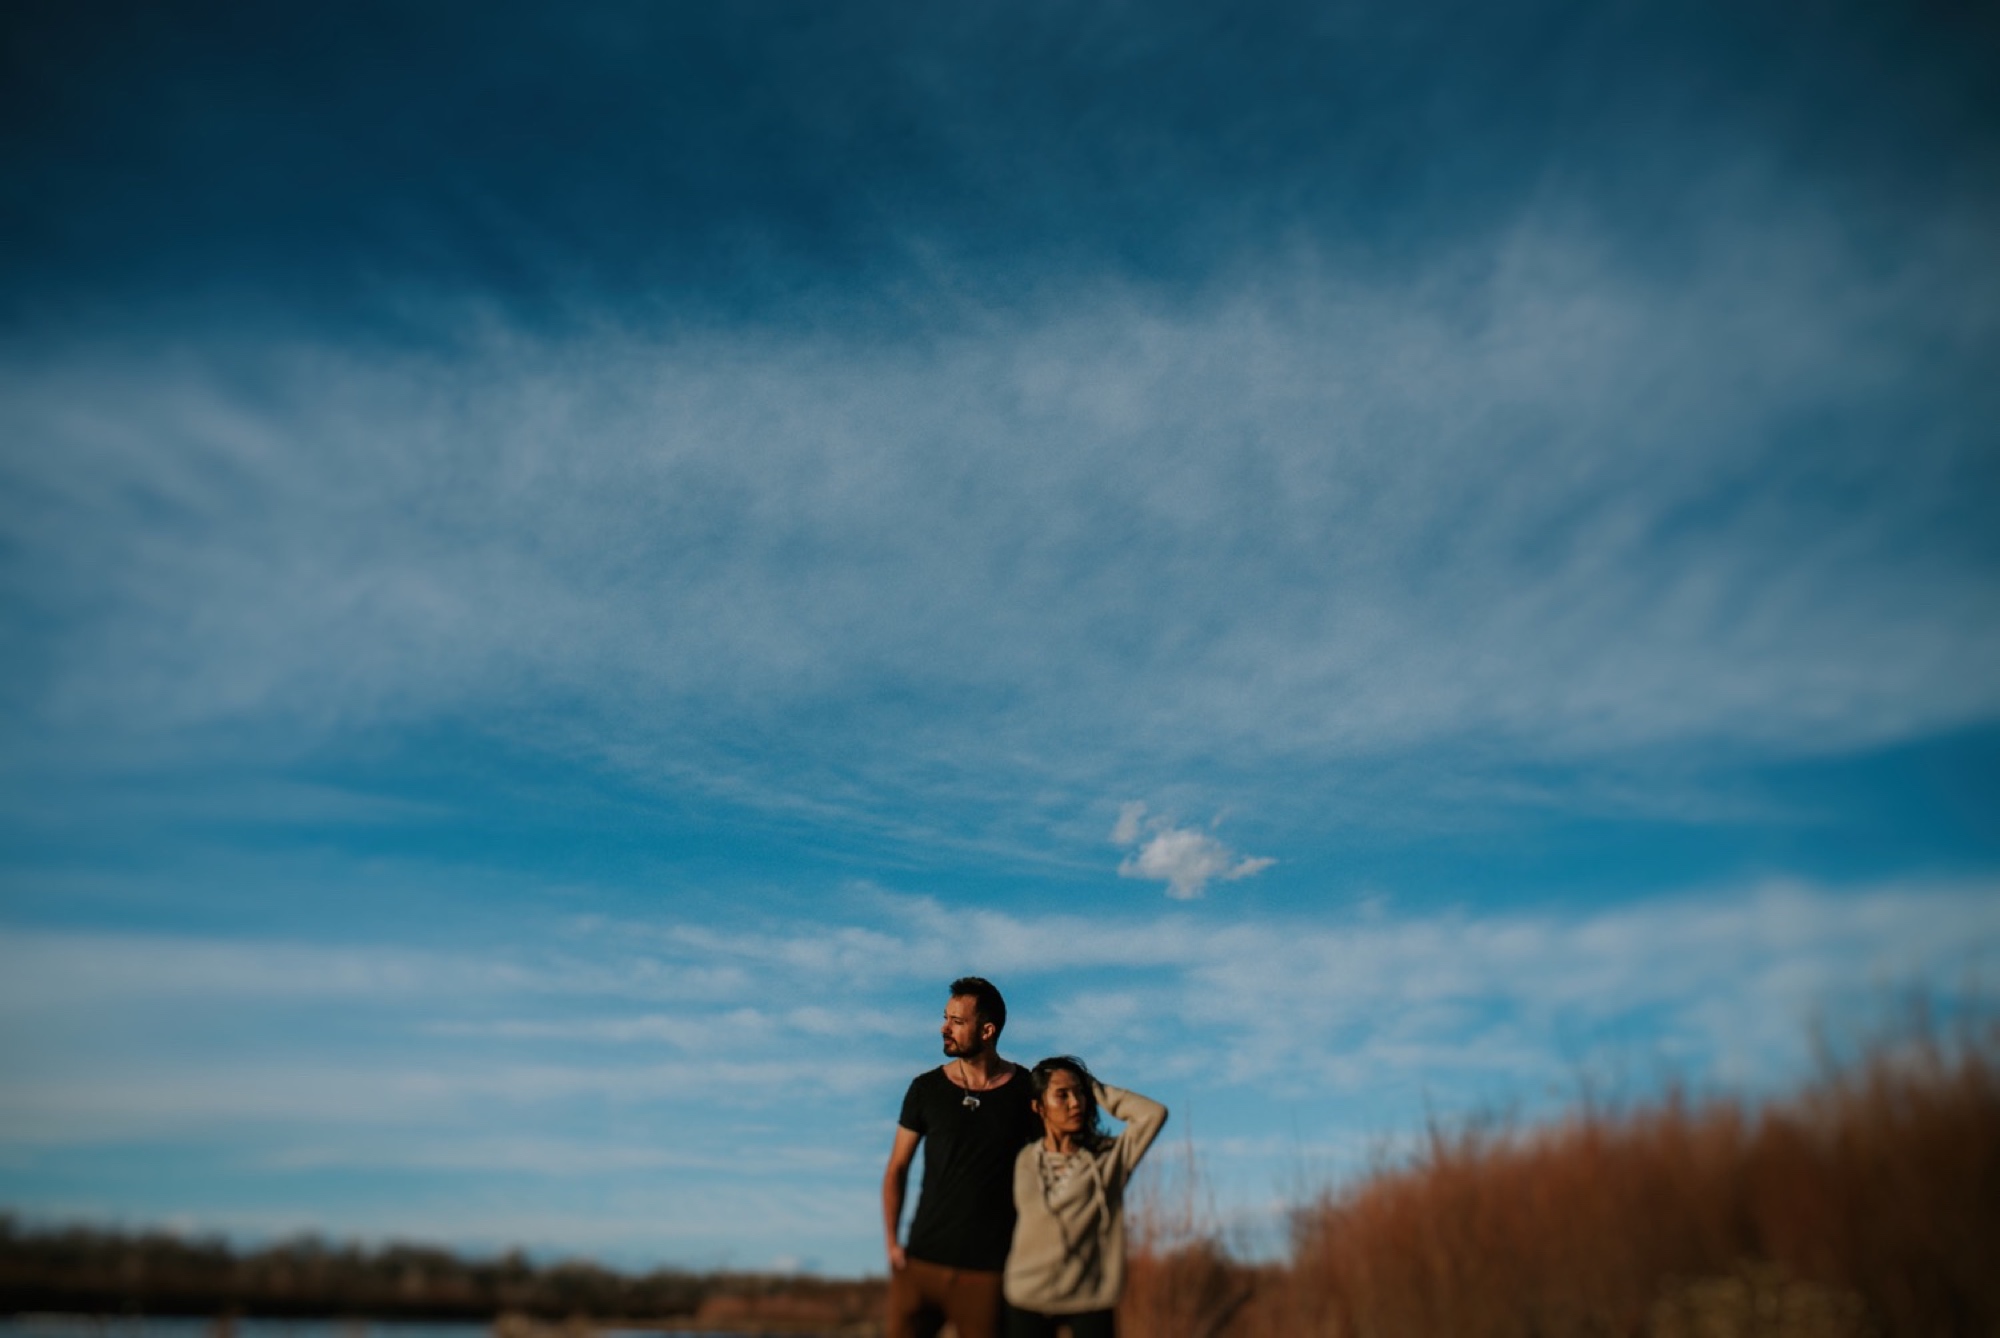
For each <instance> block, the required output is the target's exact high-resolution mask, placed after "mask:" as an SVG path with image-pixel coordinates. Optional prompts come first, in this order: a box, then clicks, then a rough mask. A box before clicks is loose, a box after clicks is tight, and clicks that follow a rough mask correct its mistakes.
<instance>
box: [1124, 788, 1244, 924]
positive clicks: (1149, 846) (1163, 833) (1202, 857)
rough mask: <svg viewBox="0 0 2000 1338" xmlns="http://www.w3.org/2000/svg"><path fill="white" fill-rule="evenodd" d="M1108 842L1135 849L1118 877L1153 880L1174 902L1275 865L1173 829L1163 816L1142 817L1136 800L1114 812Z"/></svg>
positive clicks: (1204, 836)
mask: <svg viewBox="0 0 2000 1338" xmlns="http://www.w3.org/2000/svg"><path fill="white" fill-rule="evenodd" d="M1111 840H1112V842H1113V843H1114V844H1117V845H1121V846H1137V847H1138V849H1137V850H1134V851H1133V852H1132V853H1131V854H1129V855H1127V856H1126V857H1125V859H1124V861H1123V862H1122V863H1120V864H1119V866H1118V876H1119V877H1120V878H1151V879H1157V880H1159V881H1160V882H1163V883H1165V884H1166V885H1167V895H1168V896H1170V897H1172V898H1173V899H1174V900H1176V901H1192V900H1194V899H1195V898H1196V897H1198V896H1200V895H1201V894H1202V892H1203V891H1204V890H1206V889H1207V887H1208V885H1209V884H1210V883H1211V882H1213V881H1215V880H1216V879H1218V878H1219V879H1221V880H1222V881H1223V882H1226V883H1233V882H1235V881H1237V880H1238V879H1240V878H1248V877H1250V876H1251V875H1252V874H1258V873H1262V872H1263V871H1264V870H1266V869H1268V868H1270V867H1271V866H1272V865H1273V864H1275V863H1277V861H1276V860H1274V859H1269V858H1265V857H1250V856H1239V855H1238V854H1237V853H1236V852H1235V851H1233V850H1231V849H1230V848H1229V847H1228V846H1226V845H1224V844H1223V843H1222V842H1221V841H1218V840H1217V839H1216V838H1215V837H1213V836H1210V835H1209V834H1208V833H1207V832H1203V831H1197V830H1195V829H1194V828H1192V827H1176V826H1174V825H1173V824H1172V823H1171V822H1170V821H1169V820H1167V819H1166V818H1153V819H1151V820H1150V821H1149V820H1148V819H1147V818H1146V806H1145V805H1144V804H1142V803H1139V802H1137V801H1134V802H1132V803H1129V804H1126V805H1125V806H1124V807H1123V808H1121V809H1119V810H1118V824H1117V825H1116V826H1115V827H1113V828H1112V829H1111Z"/></svg>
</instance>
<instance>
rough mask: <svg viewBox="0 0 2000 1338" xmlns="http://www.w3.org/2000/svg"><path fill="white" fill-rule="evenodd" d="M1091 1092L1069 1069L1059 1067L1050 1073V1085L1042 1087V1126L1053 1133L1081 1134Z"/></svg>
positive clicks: (1040, 1104)
mask: <svg viewBox="0 0 2000 1338" xmlns="http://www.w3.org/2000/svg"><path fill="white" fill-rule="evenodd" d="M1088 1098H1089V1093H1087V1092H1085V1091H1084V1090H1083V1084H1082V1083H1081V1082H1079V1081H1078V1080H1077V1076H1076V1075H1075V1074H1074V1073H1071V1072H1070V1071H1069V1070H1068V1069H1057V1070H1056V1071H1055V1072H1054V1073H1052V1074H1050V1075H1049V1085H1048V1086H1047V1087H1045V1088H1043V1089H1042V1099H1041V1101H1040V1103H1039V1106H1040V1109H1041V1112H1042V1127H1043V1128H1045V1129H1047V1130H1048V1131H1049V1132H1050V1133H1052V1134H1080V1133H1082V1132H1083V1122H1084V1118H1085V1115H1086V1114H1087V1111H1086V1104H1085V1103H1086V1102H1087V1100H1088Z"/></svg>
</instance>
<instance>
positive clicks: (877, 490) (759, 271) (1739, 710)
mask: <svg viewBox="0 0 2000 1338" xmlns="http://www.w3.org/2000/svg"><path fill="white" fill-rule="evenodd" d="M5 22H6V25H7V39H8V40H7V41H6V43H5V44H4V51H0V61H4V63H5V69H4V72H3V73H0V108H3V109H4V110H0V154H4V163H5V171H4V172H0V229H4V239H5V245H4V246H0V442H3V443H4V448H3V453H0V471H4V487H0V647H4V655H0V698H3V699H4V702H5V708H6V709H5V713H4V725H0V729H4V735H3V736H0V738H4V746H0V1072H4V1074H5V1082H4V1086H0V1204H5V1205H10V1206H12V1207H13V1208H15V1209H17V1210H19V1211H22V1212H24V1213H26V1214H28V1215H29V1216H30V1217H32V1218H36V1219H41V1220H66V1219H70V1218H80V1219H87V1220H93V1221H117V1222H126V1223H130V1224H160V1223H166V1224H172V1225H180V1226H185V1227H188V1228H190V1229H216V1230H223V1231H228V1232H231V1233H235V1234H237V1235H239V1236H242V1237H245V1238H260V1237H267V1236H270V1235H272V1234H278V1233H285V1232H290V1231H295V1230H300V1229H308V1228H310V1229H318V1230H321V1231H324V1232H327V1233H330V1234H335V1235H343V1236H345V1235H354V1236H360V1237H362V1238H366V1239H381V1238H385V1237H391V1236H397V1237H406V1238H408V1237H415V1238H425V1239H435V1240H440V1241H446V1242H452V1243H459V1244H463V1245H468V1246H472V1247H478V1248H497V1247H500V1246H504V1245H510V1244H522V1245H526V1246H529V1247H532V1248H534V1249H537V1250H541V1251H547V1252H550V1253H580V1254H591V1255H595V1256H598V1257H601V1258H604V1259H607V1260H610V1261H612V1262H615V1263H619V1264H624V1265H647V1264H652V1263H659V1262H670V1263H679V1264H688V1265H694V1266H708V1265H715V1264H728V1265H731V1266H736V1267H765V1266H785V1267H790V1266H809V1267H815V1268H820V1269H825V1270H830V1271H860V1270H864V1269H869V1268H878V1267H879V1261H878V1260H877V1258H876V1255H877V1253H878V1227H877V1224H876V1223H877V1218H876V1207H875V1195H876V1187H877V1184H878V1180H879V1175H880V1170H881V1164H882V1160H883V1158H884V1156H885V1155H886V1152H887V1149H888V1144H889V1138H890V1129H891V1124H892V1121H893V1119H894V1115H895V1111H896V1108H897V1103H898V1099H899V1097H900V1094H901V1091H902V1087H903V1085H904V1083H905V1082H907V1080H908V1078H909V1077H910V1076H911V1075H912V1074H913V1073H915V1072H916V1071H917V1070H918V1069H920V1068H921V1067H923V1066H925V1065H927V1064H930V1063H932V1062H935V1060H936V1059H937V1057H938V1056H937V1051H936V1043H935V1037H934V1022H935V1018H936V1016H937V1014H938V1012H939V1011H940V1009H941V1007H942V1004H943V998H942V986H943V983H944V982H946V981H948V980H949V979H950V978H951V977H953V976H955V975H958V974H961V973H964V972H968V971H977V972H981V973H984V974H987V975H990V976H992V977H993V978H994V979H995V980H997V981H998V982H999V983H1000V984H1001V985H1002V987H1003V988H1004V989H1005V990H1006V991H1007V993H1008V996H1009V999H1010V1001H1011V1004H1012V1007H1013V1013H1014V1017H1013V1021H1012V1023H1011V1024H1010V1026H1009V1029H1008V1032H1007V1036H1006V1042H1007V1043H1006V1045H1005V1047H1004V1049H1005V1050H1006V1052H1007V1053H1009V1054H1011V1055H1012V1056H1014V1057H1016V1058H1021V1059H1025V1060H1033V1059H1034V1058H1037V1057H1039V1056H1040V1055H1041V1054H1044V1053H1048V1052H1051V1051H1057V1050H1073V1051H1076V1052H1079V1053H1081V1054H1083V1055H1084V1056H1085V1057H1086V1058H1087V1059H1089V1060H1090V1061H1091V1062H1092V1063H1093V1064H1094V1065H1095V1066H1097V1067H1098V1068H1099V1069H1100V1070H1101V1071H1102V1072H1103V1073H1105V1074H1106V1075H1107V1076H1108V1077H1110V1078H1112V1079H1113V1080H1114V1081H1120V1082H1123V1083H1125V1084H1127V1085H1131V1086H1135V1087H1138V1088H1140V1089H1141V1090H1144V1091H1147V1092H1149V1093H1151V1094H1154V1095H1156V1096H1159V1097H1160V1098H1161V1099H1163V1100H1165V1101H1167V1102H1168V1104H1169V1105H1170V1106H1172V1107H1173V1109H1174V1111H1175V1121H1174V1124H1173V1125H1172V1126H1171V1128H1170V1134H1171V1136H1172V1139H1170V1141H1172V1140H1179V1142H1177V1143H1176V1144H1175V1145H1176V1146H1177V1147H1180V1148H1183V1149H1186V1148H1190V1147H1191V1149H1192V1151H1193V1153H1194V1155H1195V1157H1196V1158H1197V1159H1198V1161H1199V1163H1200V1165H1201V1167H1202V1171H1203V1174H1204V1175H1205V1176H1206V1177H1207V1179H1208V1181H1209V1183H1210V1185H1211V1186H1212V1188H1213V1191H1214V1194H1215V1199H1216V1203H1217V1208H1218V1212H1219V1213H1220V1214H1222V1215H1223V1216H1224V1217H1225V1218H1226V1219H1227V1220H1228V1221H1229V1222H1230V1223H1231V1224H1232V1229H1233V1230H1235V1231H1237V1232H1238V1233H1240V1237H1241V1238H1242V1239H1244V1240H1246V1241H1251V1242H1257V1241H1261V1242H1263V1243H1265V1244H1267V1245H1268V1243H1269V1242H1270V1241H1271V1239H1272V1236H1271V1234H1270V1226H1271V1223H1272V1222H1273V1221H1274V1220H1275V1218H1274V1216H1273V1214H1274V1212H1276V1210H1277V1209H1278V1208H1280V1207H1281V1206H1282V1204H1283V1202H1284V1201H1285V1196H1286V1195H1287V1194H1288V1193H1290V1192H1292V1191H1293V1190H1294V1189H1295V1188H1296V1187H1297V1186H1298V1185H1300V1184H1301V1183H1318V1182H1322V1181H1324V1180H1328V1179H1338V1178H1339V1177H1341V1176H1343V1175H1347V1174H1351V1173H1352V1172H1353V1171H1354V1170H1355V1169H1356V1168H1357V1167H1361V1166H1364V1165H1366V1164H1367V1163H1368V1161H1369V1158H1370V1157H1371V1156H1373V1155H1375V1154H1377V1153H1378V1152H1380V1151H1381V1150H1382V1149H1384V1148H1391V1149H1393V1148H1394V1147H1395V1146H1396V1145H1397V1142H1398V1140H1399V1139H1403V1138H1406V1137H1407V1136H1409V1134H1410V1133H1411V1132H1413V1131H1414V1130H1416V1129H1418V1128H1420V1127H1421V1125H1422V1122H1423V1120H1424V1119H1425V1118H1426V1116H1427V1114H1430V1113H1442V1114H1445V1115H1448V1116H1454V1115H1461V1114H1467V1113H1471V1112H1478V1111H1493V1110H1502V1111H1513V1112H1516V1113H1518V1114H1520V1115H1521V1116H1522V1117H1523V1118H1533V1117H1535V1116H1536V1115H1537V1114H1546V1113H1547V1112H1550V1111H1553V1110H1557V1109H1560V1108H1561V1106H1562V1105H1563V1104H1564V1103H1565V1102H1567V1101H1568V1100H1570V1099H1572V1098H1573V1097H1575V1095H1576V1094H1577V1093H1578V1092H1579V1091H1582V1090H1586V1089H1588V1090H1592V1091H1596V1092H1604V1091H1612V1092H1614V1093H1620V1094H1625V1095H1630V1096H1635V1097H1638V1096H1643V1095H1644V1094H1645V1093H1646V1092H1648V1091H1652V1090H1655V1089H1656V1088H1657V1087H1658V1085H1659V1084H1660V1083H1662V1082H1665V1081H1668V1080H1671V1079H1680V1080H1684V1081H1687V1082H1689V1083H1691V1084H1693V1085H1695V1086H1696V1087H1697V1088H1700V1089H1704V1090H1708V1089H1720V1090H1730V1091H1741V1092H1759V1091H1770V1090H1776V1089H1781V1088H1783V1087H1784V1086H1785V1085H1787V1084H1788V1083H1791V1082H1793V1081H1795V1080H1797V1079H1798V1078H1799V1077H1800V1076H1801V1075H1802V1074H1804V1073H1806V1072H1808V1071H1809V1069H1810V1066H1811V1062H1812V1046H1813V1035H1814V1032H1815V1029H1816V1028H1817V1029H1819V1030H1820V1031H1821V1032H1822V1033H1823V1034H1826V1035H1829V1036H1832V1037H1834V1038H1836V1040H1838V1039H1839V1038H1841V1037H1848V1036H1852V1035H1856V1034H1860V1033H1862V1032H1864V1031H1865V1030H1866V1029H1868V1028H1870V1027H1874V1026H1879V1025H1881V1024H1882V1022H1883V1020H1884V1019H1885V1018H1886V1017H1888V1016H1889V1015H1890V1014H1891V1013H1893V1011H1894V1009H1895V1007H1896V1004H1897V1001H1898V1000H1900V999H1903V998H1906V997H1907V996H1909V995H1910V994H1912V993H1916V994H1928V995H1931V996H1933V997H1935V998H1938V999H1940V1000H1943V1001H1944V1003H1945V1006H1947V1007H1951V1008H1960V1007H1968V1008H1975V1009H1986V1008H1990V1007H1991V1006H1992V1005H1993V1003H1994V1002H1995V1001H1996V999H1995V996H1996V992H2000V983H1996V980H2000V977H1996V971H2000V896H1996V893H2000V829H1996V823H1995V817H1994V815H1995V813H1996V811H2000V808H1996V803H1995V800H1996V797H2000V540H1996V537H1995V536H1996V534H2000V528H1996V527H1995V526H1994V525H1993V524H1992V519H1991V518H1992V516H1993V514H1994V512H1995V503H1996V500H1997V499H2000V449H1996V448H1997V447H2000V441H1996V433H1997V432H2000V430H1996V427H1995V424H1996V423H2000V392H1996V389H1995V386H1996V384H2000V380H1996V378H1995V377H1994V375H1993V368H1994V367H1995V366H1996V355H2000V264H1996V260H2000V257H1996V246H1995V242H1994V238H1995V237H1996V236H2000V228H1996V224H2000V207H1996V206H2000V133H1996V132H2000V94H1996V92H1995V89H1994V86H1993V84H1992V81H1991V79H1990V78H1989V77H1988V72H1987V70H1986V68H1985V59H1984V55H1983V53H1984V52H1987V51H1990V50H1991V49H1992V40H1993V38H1994V36H1995V34H1994V32H1993V28H1992V20H1991V18H1990V17H1988V16H1983V15H1981V14H1980V13H1977V12H1975V11H1974V10H1972V9H1969V8H1954V7H1951V6H1934V7H1930V8H1927V9H1923V10H1917V9H1909V10H1907V12H1902V13H1896V14H1888V13H1882V12H1878V11H1876V10H1872V9H1869V8H1867V7H1862V6H1850V5H1844V4H1830V5H1826V6H1822V7H1820V8H1819V9H1816V10H1815V11H1814V12H1813V14H1812V16H1811V17H1810V20H1808V18H1807V17H1805V16H1804V15H1802V14H1801V12H1799V11H1796V10H1793V9H1786V8H1782V7H1778V6H1769V7H1763V6H1743V5H1728V6H1722V5H1715V6H1708V5H1675V6H1664V5H1662V6H1655V7H1647V6H1571V5H1538V4H1517V5H1507V6H1491V5H1485V6H1472V5H1466V6H1456V7H1453V6H1418V7H1415V8H1412V7H1408V6H1404V7H1398V8H1397V9H1396V10H1395V11H1394V12H1393V13H1390V12H1389V11H1387V10H1384V9H1382V8H1380V7H1353V6H1350V7H1331V6H1329V7H1320V8H1313V7H1306V6H1295V5H1270V4H1264V5H1258V4H1250V5H1239V6H1232V7H1230V8H1229V10H1228V12H1227V13H1223V12H1221V11H1219V10H1215V9H1213V8H1212V7H1199V6H1188V5H1174V4H1164V5H1153V6H1145V7H1136V6H1121V5H1105V6H1096V7H1091V8H1090V9H1089V10H1088V12H1081V11H1079V10H1077V9H1076V7H1073V6H1060V7H1059V6H1054V5H1037V4H1015V5H1010V6H1007V7H1005V8H1004V9H1003V8H988V9H979V8H967V7H962V6H961V7H937V6H926V7H919V6H891V5H851V6H830V5H804V4H744V5H732V6H728V7H722V8H720V10H719V12H702V11H701V10H699V9H697V8H695V7H671V8H670V7H665V6H646V5H607V4H572V5H565V6H561V7H558V8H554V9H550V8H547V7H530V6H517V5H508V4H498V5H495V4H483V5H479V6H467V5H450V4H436V5H427V6H422V7H416V8H412V7H408V6H379V7H377V6H365V5H357V6H343V7H339V8H336V9H329V10H325V11H313V12H305V13H299V12H292V11H290V10H273V9H271V8H269V7H252V6H226V5H224V6H202V5H182V6H176V7H174V11H173V12H172V13H171V14H169V13H166V12H163V11H158V10H156V9H154V8H152V7H140V6H121V5H116V4H105V5H97V6H84V5H52V4H51V5H43V4H28V5H21V6H14V7H11V8H10V10H9V13H8V17H7V19H6V20H5Z"/></svg>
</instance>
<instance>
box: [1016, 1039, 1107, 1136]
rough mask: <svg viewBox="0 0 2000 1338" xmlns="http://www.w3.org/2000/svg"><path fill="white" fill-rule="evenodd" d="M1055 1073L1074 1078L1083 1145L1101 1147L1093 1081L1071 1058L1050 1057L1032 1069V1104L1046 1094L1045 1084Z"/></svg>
mask: <svg viewBox="0 0 2000 1338" xmlns="http://www.w3.org/2000/svg"><path fill="white" fill-rule="evenodd" d="M1058 1073H1068V1074H1071V1075H1072V1076H1074V1077H1075V1078H1076V1085H1077V1088H1078V1090H1079V1091H1081V1092H1082V1093H1083V1141H1084V1142H1086V1143H1102V1142H1103V1141H1104V1138H1105V1134H1104V1117H1103V1116H1101V1115H1099V1114H1098V1113H1097V1079H1095V1078H1093V1077H1091V1076H1090V1070H1089V1069H1087V1068H1085V1067H1084V1064H1083V1061H1082V1060H1081V1059H1078V1058H1077V1057H1076V1056H1075V1055H1050V1056H1049V1057H1048V1058H1047V1059H1044V1060H1043V1061H1042V1062H1041V1063H1039V1064H1037V1065H1035V1067H1034V1069H1033V1070H1032V1071H1031V1072H1030V1073H1029V1074H1028V1079H1029V1082H1030V1083H1031V1084H1032V1085H1033V1087H1034V1090H1035V1100H1036V1101H1040V1100H1041V1099H1042V1093H1044V1092H1046V1091H1048V1090H1049V1080H1050V1079H1051V1078H1053V1077H1055V1076H1056V1074H1058Z"/></svg>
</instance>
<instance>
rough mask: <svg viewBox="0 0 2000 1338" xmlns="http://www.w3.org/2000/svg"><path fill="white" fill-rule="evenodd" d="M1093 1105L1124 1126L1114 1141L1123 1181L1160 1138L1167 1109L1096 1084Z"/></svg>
mask: <svg viewBox="0 0 2000 1338" xmlns="http://www.w3.org/2000/svg"><path fill="white" fill-rule="evenodd" d="M1097 1104H1098V1106H1099V1107H1100V1108H1101V1109H1102V1110H1103V1111H1104V1113H1105V1114H1107V1115H1109V1116H1111V1117H1112V1118H1113V1119H1117V1120H1123V1121H1124V1122H1125V1132H1124V1133H1122V1134H1120V1135H1118V1137H1117V1139H1116V1140H1115V1142H1116V1144H1117V1148H1118V1154H1117V1155H1118V1171H1119V1177H1120V1179H1123V1178H1125V1177H1126V1176H1129V1175H1131V1174H1132V1170H1133V1168H1134V1167H1136V1166H1137V1165H1138V1164H1139V1159H1140V1158H1141V1157H1143V1156H1145V1155H1146V1149H1147V1148H1149V1147H1151V1146H1153V1140H1154V1139H1155V1138H1158V1137H1159V1136H1160V1130H1161V1129H1162V1128H1163V1127H1165V1125H1166V1123H1167V1108H1166V1107H1165V1106H1163V1105H1161V1104H1160V1103H1159V1102H1157V1101H1155V1100H1153V1099H1152V1098H1151V1097H1148V1096H1140V1095H1139V1094H1138V1093H1137V1092H1128V1091H1126V1090H1125V1089H1124V1088H1122V1087H1113V1086H1111V1085H1110V1084H1109V1083H1098V1084H1097Z"/></svg>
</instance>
